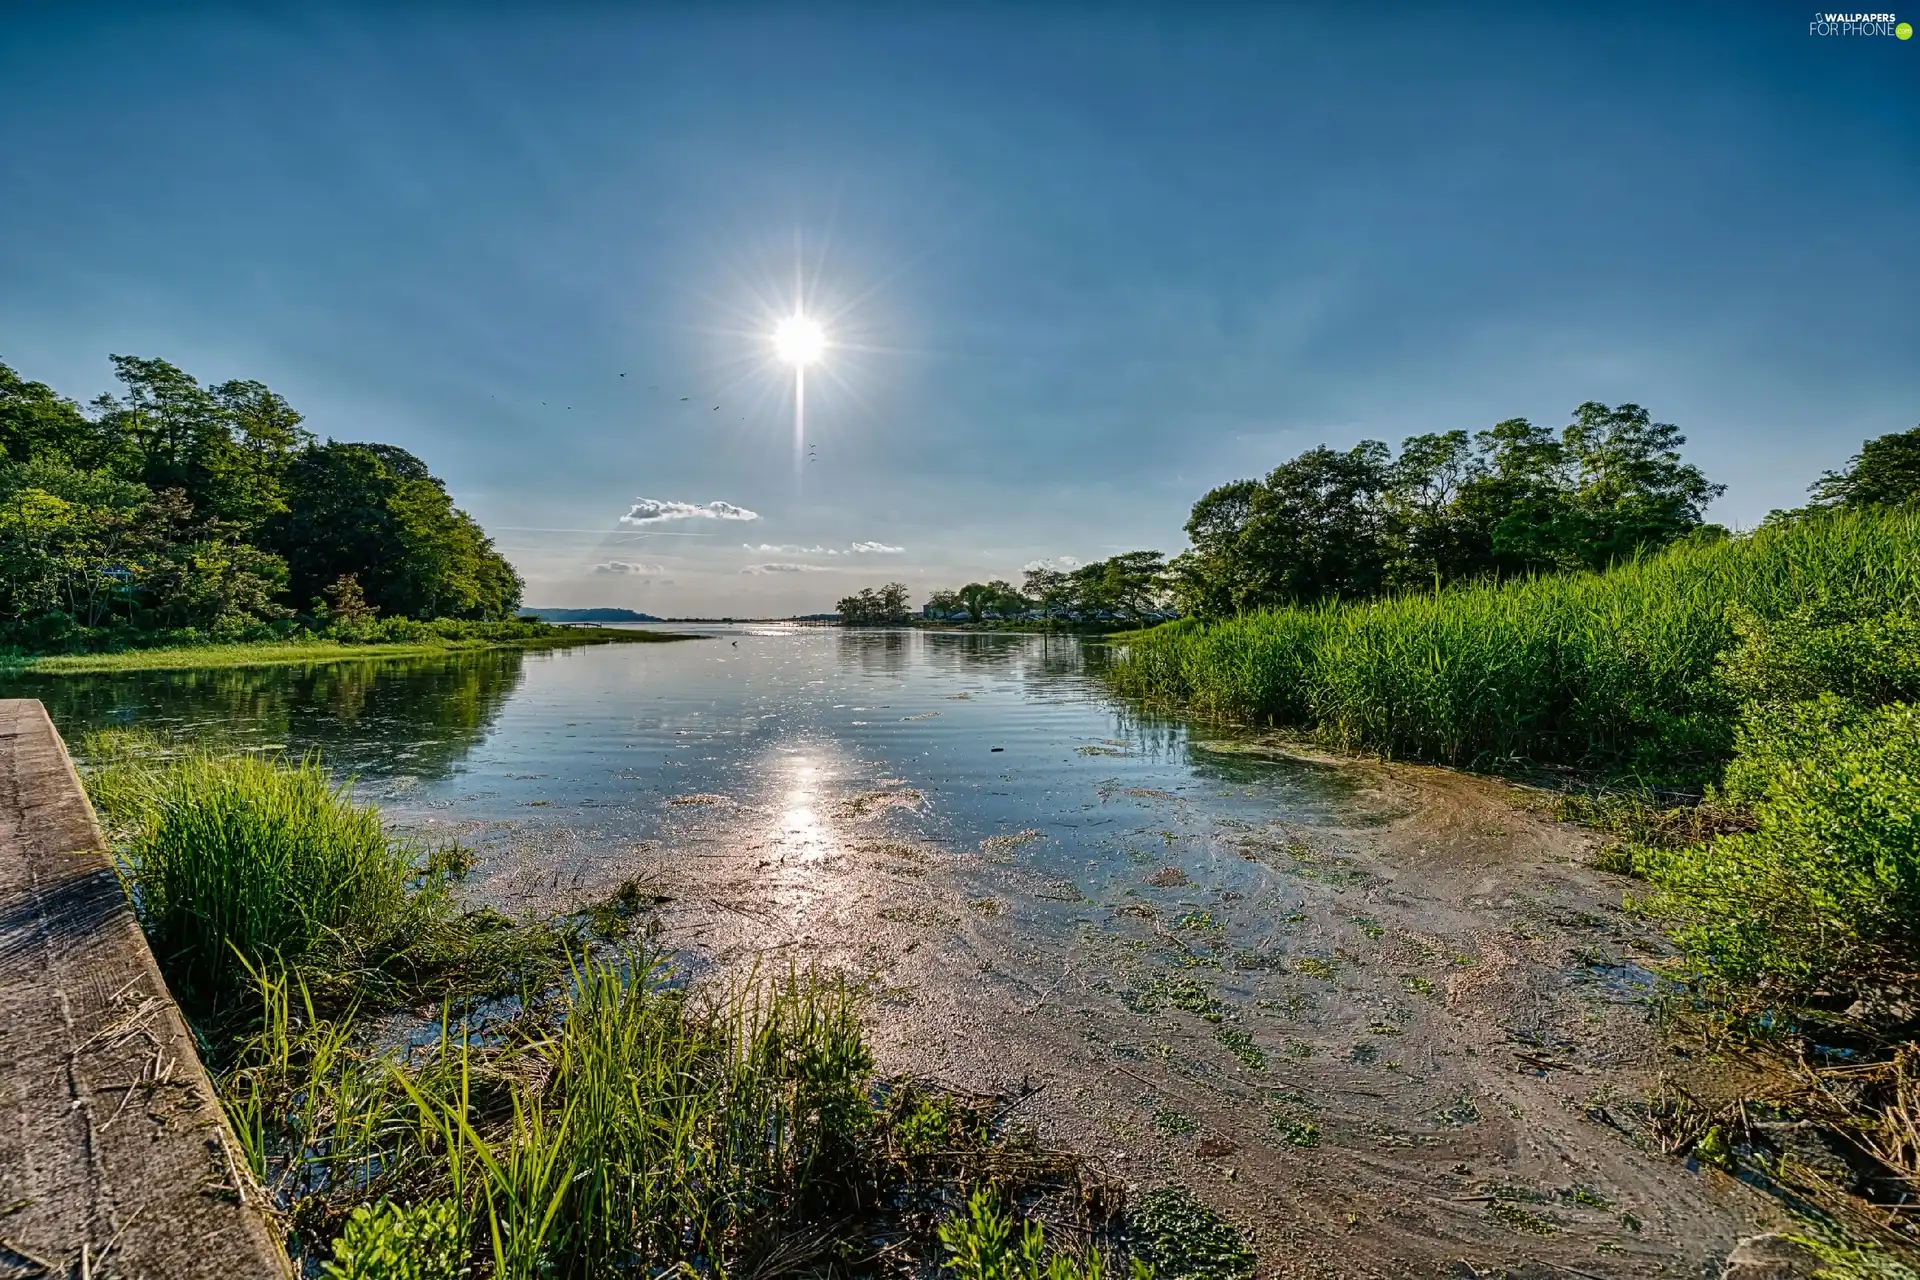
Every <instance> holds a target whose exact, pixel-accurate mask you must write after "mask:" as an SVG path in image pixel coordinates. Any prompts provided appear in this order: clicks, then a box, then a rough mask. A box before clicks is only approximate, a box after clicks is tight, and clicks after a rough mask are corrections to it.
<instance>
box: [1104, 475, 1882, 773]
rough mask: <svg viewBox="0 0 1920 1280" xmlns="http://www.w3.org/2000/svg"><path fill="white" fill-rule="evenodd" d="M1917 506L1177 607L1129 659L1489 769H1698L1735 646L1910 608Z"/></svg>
mask: <svg viewBox="0 0 1920 1280" xmlns="http://www.w3.org/2000/svg"><path fill="white" fill-rule="evenodd" d="M1916 602H1920V512H1916V511H1915V510H1913V509H1906V510H1865V511H1836V512H1832V513H1828V514H1825V515H1823V516H1821V517H1818V518H1812V519H1806V520H1799V521H1794V522H1790V523H1786V524H1782V525H1779V526H1770V527H1766V528H1762V529H1760V530H1758V531H1756V532H1754V533H1751V534H1747V535H1742V536H1740V537H1736V538H1730V539H1724V540H1721V541H1717V542H1710V541H1695V542H1688V543H1683V544H1680V545H1677V546H1674V547H1671V548H1669V549H1667V550H1666V551H1663V552H1661V553H1659V554H1657V555H1653V556H1649V557H1647V558H1644V559H1641V560H1636V561H1634V562H1632V563H1629V564H1624V565H1621V566H1618V567H1616V568H1613V569H1611V570H1609V571H1607V572H1604V573H1597V574H1585V573H1570V574H1560V575H1555V576H1551V577H1541V578H1532V579H1527V580H1524V581H1513V582H1505V583H1482V584H1475V585H1468V586H1462V587H1455V588H1448V589H1444V590H1441V591H1438V592H1432V593H1423V594H1411V595H1402V596H1395V597H1390V598H1386V599H1381V600H1374V601H1367V602H1363V603H1352V604H1342V603H1329V604H1322V605H1317V606H1303V607H1298V608H1285V609H1277V610H1271V611H1267V612H1263V613H1256V614H1249V615H1245V616H1242V617H1238V618H1232V619H1227V620H1223V621H1219V622H1214V623H1195V622H1186V623H1179V624H1172V625H1169V626H1166V627H1162V628H1158V629H1156V630H1154V631H1151V632H1148V633H1145V634H1143V635H1140V636H1139V637H1137V638H1135V639H1133V640H1132V641H1131V642H1130V643H1128V644H1127V645H1126V646H1125V647H1124V648H1123V649H1121V650H1120V651H1119V652H1118V653H1116V655H1115V656H1114V659H1113V661H1112V662H1111V663H1110V664H1109V678H1110V679H1111V681H1112V683H1113V685H1114V687H1115V688H1116V689H1117V690H1119V691H1120V692H1122V693H1125V694H1130V695H1133V696H1137V697H1142V698H1147V699H1166V700H1175V701H1179V702H1181V703H1184V704H1186V705H1189V706H1191V707H1193V708H1194V709H1196V710H1198V711H1200V712H1202V713H1205V714H1210V715H1216V716H1221V717H1225V718H1229V719H1236V720H1242V721H1254V722H1259V723H1263V724H1270V725H1275V726H1283V727H1287V728H1292V729H1296V730H1300V731H1303V732H1305V733H1307V734H1310V735H1312V736H1313V737H1315V738H1317V739H1319V740H1321V741H1323V742H1325V743H1327V744H1329V745H1332V746H1336V747H1340V748H1344V749H1348V750H1360V751H1372V752H1379V753H1381V754H1383V755H1388V756H1394V757H1400V758H1408V759H1420V760H1431V761H1436V762H1440V763H1445V764H1451V765H1460V766H1471V767H1480V768H1500V767H1511V766H1513V765H1516V764H1519V763H1521V762H1525V763H1529V764H1534V765H1559V766H1571V767H1575V768H1579V769H1586V770H1600V771H1607V772H1616V773H1618V772H1624V773H1631V774H1637V775H1639V776H1641V777H1643V778H1647V779H1651V780H1678V781H1692V782H1698V781H1699V780H1701V779H1704V778H1707V777H1711V776H1712V775H1713V773H1714V772H1715V771H1716V770H1717V769H1718V767H1719V765H1720V764H1721V763H1723V762H1724V761H1725V759H1726V758H1727V757H1728V755H1729V754H1730V752H1731V749H1732V744H1733V733H1734V726H1735V722H1736V720H1737V716H1738V711H1739V707H1740V705H1741V696H1740V694H1739V691H1737V690H1735V689H1734V688H1732V687H1731V686H1730V684H1729V682H1728V681H1727V679H1726V678H1725V676H1724V674H1723V670H1722V666H1723V663H1722V659H1723V658H1724V657H1725V656H1726V655H1727V654H1728V653H1729V651H1730V650H1732V649H1733V648H1734V647H1735V646H1736V645H1737V644H1739V643H1741V642H1742V640H1743V637H1745V636H1748V635H1751V634H1752V633H1753V632H1754V631H1755V630H1756V629H1760V630H1764V629H1765V628H1766V627H1768V626H1769V625H1771V624H1774V623H1777V622H1781V621H1783V620H1791V619H1793V618H1795V617H1797V616H1801V615H1804V614H1806V613H1807V612H1808V611H1816V612H1817V611H1820V610H1823V609H1826V610H1840V611H1843V612H1845V613H1846V614H1848V615H1849V616H1852V617H1855V618H1873V617H1876V616H1879V615H1895V616H1900V615H1908V616H1910V615H1912V614H1913V613H1915V611H1916Z"/></svg>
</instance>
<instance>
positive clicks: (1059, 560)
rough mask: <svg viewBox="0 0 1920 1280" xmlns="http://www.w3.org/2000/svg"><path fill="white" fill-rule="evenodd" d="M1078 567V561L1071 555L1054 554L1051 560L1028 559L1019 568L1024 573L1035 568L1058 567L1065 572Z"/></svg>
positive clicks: (1030, 571)
mask: <svg viewBox="0 0 1920 1280" xmlns="http://www.w3.org/2000/svg"><path fill="white" fill-rule="evenodd" d="M1079 567H1080V561H1078V560H1076V559H1074V558H1073V557H1072V556H1054V557H1053V558H1052V559H1051V560H1029V561H1027V563H1025V564H1023V565H1021V566H1020V569H1021V571H1022V572H1024V573H1032V572H1033V571H1034V570H1035V569H1058V570H1059V571H1060V572H1062V573H1067V572H1070V571H1071V570H1074V569H1078V568H1079Z"/></svg>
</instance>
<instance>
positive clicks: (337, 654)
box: [0, 624, 694, 675]
mask: <svg viewBox="0 0 1920 1280" xmlns="http://www.w3.org/2000/svg"><path fill="white" fill-rule="evenodd" d="M501 630H502V634H499V635H491V634H487V633H486V631H485V630H484V629H482V628H480V627H474V628H470V629H469V633H467V634H462V633H460V632H459V631H454V632H452V633H451V634H448V635H445V636H440V635H431V634H429V635H426V636H422V637H418V638H413V639H401V640H381V639H369V640H360V639H352V638H348V639H341V638H339V637H334V636H311V637H305V638H298V639H290V640H254V641H244V642H240V643H219V642H208V643H204V644H184V645H169V646H165V647H161V648H154V649H122V650H119V651H117V652H112V653H68V654H40V655H34V654H8V655H0V674H15V673H18V674H32V675H101V674H110V673H113V672H117V671H204V670H212V669H215V668H223V667H273V666H289V665H308V664H312V663H321V662H357V661H362V660H365V659H369V658H417V657H432V656H434V655H437V654H443V653H458V652H461V651H463V650H473V649H528V650H540V649H570V648H576V647H579V646H583V645H596V644H653V643H659V642H664V641H670V640H689V639H693V638H694V637H692V636H686V635H680V634H677V633H673V632H666V631H639V630H627V629H615V628H611V627H567V626H552V625H548V624H535V625H534V626H532V627H529V626H527V625H525V624H516V625H513V626H511V628H509V627H508V626H506V625H505V624H503V625H502V627H501ZM522 633H524V634H522Z"/></svg>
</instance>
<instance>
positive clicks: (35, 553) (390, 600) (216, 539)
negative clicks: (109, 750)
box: [0, 355, 522, 656]
mask: <svg viewBox="0 0 1920 1280" xmlns="http://www.w3.org/2000/svg"><path fill="white" fill-rule="evenodd" d="M111 360H112V363H113V367H114V373H115V376H116V377H117V378H118V380H119V382H120V387H121V390H120V393H119V394H118V395H103V396H101V397H99V398H98V399H96V400H94V401H93V402H92V404H90V405H88V406H86V407H85V408H82V407H81V406H80V405H78V404H76V403H75V402H73V401H72V400H70V399H67V398H66V397H64V396H61V395H59V394H58V393H57V392H55V391H54V390H53V389H52V388H50V387H48V386H46V385H44V384H42V383H38V382H32V381H29V380H27V379H25V378H22V377H21V376H20V375H19V374H17V373H15V372H14V371H13V370H12V369H10V368H8V367H7V366H6V365H4V364H0V649H4V650H10V651H12V652H13V653H15V654H24V655H34V656H51V655H56V654H97V653H118V652H125V651H134V650H156V649H162V648H174V647H180V646H184V645H198V644H203V643H213V644H221V645H233V644H240V643H247V642H256V641H259V642H269V643H275V644H280V645H285V644H288V643H290V642H296V641H300V642H304V641H306V640H307V639H308V638H309V637H313V636H318V637H320V638H322V639H327V638H334V639H340V640H344V641H347V642H349V643H353V642H371V641H381V642H385V643H407V644H412V645H429V646H431V645H437V644H443V643H446V642H449V641H453V640H460V639H468V638H474V636H477V635H479V634H484V632H476V633H473V634H472V635H468V636H461V635H456V634H453V632H454V631H458V630H459V628H460V627H462V626H465V627H468V628H474V627H478V628H483V629H484V628H488V627H512V626H514V625H516V624H515V623H514V622H513V621H512V620H513V618H514V615H515V614H516V613H517V612H518V611H519V608H520V599H521V592H522V583H521V580H520V577H519V575H518V573H516V572H515V570H514V568H513V566H512V565H511V564H509V563H508V562H507V560H506V558H505V557H503V556H502V555H501V554H500V553H499V552H498V551H497V550H495V548H494V546H493V542H492V540H491V539H490V538H489V537H488V536H487V534H486V531H485V530H483V529H482V528H481V527H480V526H479V524H478V523H477V522H475V521H474V519H473V518H472V517H471V516H469V515H468V514H467V513H466V512H464V511H461V510H460V509H459V508H457V507H455V506H454V505H453V500H452V498H451V496H450V495H449V494H448V492H447V488H446V485H445V484H444V483H443V482H442V481H440V480H439V479H438V478H437V477H435V476H434V475H433V474H432V473H431V472H430V471H429V470H428V469H427V465H426V463H424V462H422V461H421V460H420V459H419V458H417V457H415V456H414V455H413V454H411V453H408V452H407V451H406V450H404V449H400V448H397V447H395V446H393V445H388V444H379V443H349V442H341V441H337V440H328V441H325V442H324V443H323V442H321V441H319V440H318V439H316V438H315V436H314V435H313V433H312V432H310V431H308V430H306V429H305V428H304V427H303V426H302V425H301V417H300V414H299V413H298V412H296V411H295V410H294V408H293V406H291V405H290V404H288V403H287V401H286V400H285V399H284V398H283V397H281V396H279V395H277V394H276V393H274V392H273V391H272V390H271V389H269V388H268V387H267V386H266V385H264V384H263V383H260V382H255V381H248V380H232V381H228V382H223V383H219V384H208V385H202V384H201V383H200V382H198V381H197V380H196V379H194V378H193V377H191V376H190V375H188V374H187V373H185V372H184V371H182V370H180V369H178V368H176V367H175V366H173V365H171V364H169V363H167V362H166V361H164V360H155V359H144V358H139V357H134V356H121V355H116V356H113V357H111ZM449 628H452V629H453V630H452V631H450V630H449Z"/></svg>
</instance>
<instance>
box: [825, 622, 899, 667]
mask: <svg viewBox="0 0 1920 1280" xmlns="http://www.w3.org/2000/svg"><path fill="white" fill-rule="evenodd" d="M839 649H840V663H841V665H842V666H854V667H858V668H859V669H860V674H861V675H865V676H876V675H877V676H901V675H904V674H905V673H906V670H907V663H908V661H909V660H910V659H911V658H912V656H913V633H912V632H910V631H869V630H862V629H855V628H849V629H848V630H845V631H842V632H841V633H840V645H839Z"/></svg>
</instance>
